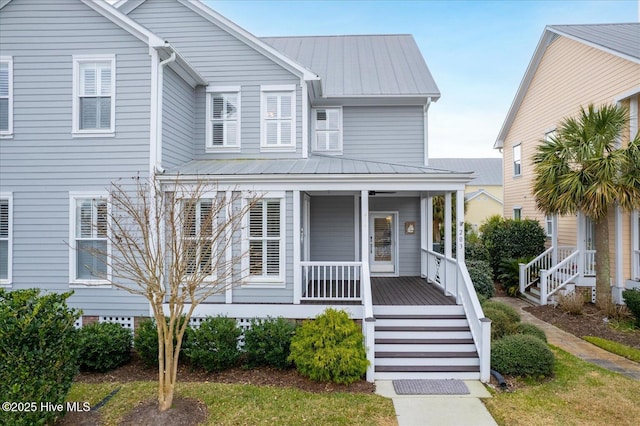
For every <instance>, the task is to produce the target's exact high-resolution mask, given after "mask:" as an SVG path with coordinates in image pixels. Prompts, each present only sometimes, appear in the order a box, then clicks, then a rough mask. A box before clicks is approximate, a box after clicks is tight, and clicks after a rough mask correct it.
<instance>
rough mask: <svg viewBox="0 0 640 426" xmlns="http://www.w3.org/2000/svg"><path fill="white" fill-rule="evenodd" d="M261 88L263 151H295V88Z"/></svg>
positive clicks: (261, 144) (261, 145)
mask: <svg viewBox="0 0 640 426" xmlns="http://www.w3.org/2000/svg"><path fill="white" fill-rule="evenodd" d="M285 87H289V86H266V87H264V86H263V87H262V104H261V108H262V123H261V126H262V133H261V143H260V147H261V148H262V149H263V150H292V151H293V150H295V145H296V144H295V123H296V118H295V115H296V113H295V111H296V105H295V93H296V92H295V86H290V89H289V90H286V91H285V90H284V89H285Z"/></svg>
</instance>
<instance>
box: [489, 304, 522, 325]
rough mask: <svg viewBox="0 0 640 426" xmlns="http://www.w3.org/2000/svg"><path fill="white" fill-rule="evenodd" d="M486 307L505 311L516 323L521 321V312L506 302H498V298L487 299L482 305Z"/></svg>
mask: <svg viewBox="0 0 640 426" xmlns="http://www.w3.org/2000/svg"><path fill="white" fill-rule="evenodd" d="M485 308H492V309H496V310H498V311H502V312H504V313H505V314H506V315H507V316H508V317H509V320H510V321H511V322H513V323H514V324H515V323H518V322H520V314H519V313H518V311H516V310H515V309H513V308H512V307H511V306H509V305H507V304H506V303H503V302H498V301H496V300H487V301H486V302H484V304H483V305H482V309H485Z"/></svg>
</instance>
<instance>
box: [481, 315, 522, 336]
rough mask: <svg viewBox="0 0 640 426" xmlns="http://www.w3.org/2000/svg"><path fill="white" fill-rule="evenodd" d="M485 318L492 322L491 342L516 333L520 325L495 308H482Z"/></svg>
mask: <svg viewBox="0 0 640 426" xmlns="http://www.w3.org/2000/svg"><path fill="white" fill-rule="evenodd" d="M482 310H483V311H484V316H485V317H487V318H489V319H490V320H491V340H492V341H495V340H498V339H501V338H503V337H504V336H508V335H510V334H514V333H515V332H516V329H517V326H518V323H517V322H514V321H513V320H512V319H511V318H509V316H508V315H507V314H505V313H504V312H503V311H501V310H498V309H495V308H491V307H489V308H482Z"/></svg>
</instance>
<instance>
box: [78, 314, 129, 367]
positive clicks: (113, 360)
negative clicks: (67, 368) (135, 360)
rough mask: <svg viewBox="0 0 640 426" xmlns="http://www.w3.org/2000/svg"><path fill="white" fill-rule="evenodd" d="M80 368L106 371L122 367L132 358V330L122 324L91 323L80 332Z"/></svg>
mask: <svg viewBox="0 0 640 426" xmlns="http://www.w3.org/2000/svg"><path fill="white" fill-rule="evenodd" d="M78 336H79V343H80V368H81V369H83V370H90V371H98V372H100V373H104V372H105V371H109V370H113V369H114V368H117V367H120V366H121V365H122V364H125V363H126V362H128V361H129V360H130V359H131V344H132V343H133V337H132V336H131V330H129V329H126V328H124V327H122V326H121V325H120V324H115V323H109V322H103V323H94V324H89V325H87V326H86V327H83V328H82V329H80V331H79V332H78Z"/></svg>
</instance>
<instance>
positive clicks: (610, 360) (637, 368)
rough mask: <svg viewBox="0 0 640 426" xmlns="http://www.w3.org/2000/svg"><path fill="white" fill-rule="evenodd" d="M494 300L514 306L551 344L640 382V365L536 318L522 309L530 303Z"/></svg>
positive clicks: (499, 298) (503, 298)
mask: <svg viewBox="0 0 640 426" xmlns="http://www.w3.org/2000/svg"><path fill="white" fill-rule="evenodd" d="M492 300H497V301H500V302H504V303H506V304H508V305H510V306H513V307H514V308H515V309H516V310H517V311H518V312H519V313H520V317H521V318H522V322H528V323H531V324H534V325H537V326H538V327H540V328H541V329H542V330H544V332H545V333H546V335H547V339H548V340H549V343H550V344H552V345H554V346H557V347H559V348H560V349H562V350H564V351H567V352H569V353H570V354H572V355H575V356H577V357H578V358H580V359H583V360H585V361H587V362H591V363H593V364H596V365H598V366H600V367H602V368H606V369H607V370H611V371H615V372H616V373H620V374H622V375H624V376H627V377H630V378H632V379H636V380H640V364H638V363H637V362H633V361H630V360H628V359H626V358H623V357H621V356H618V355H615V354H612V353H611V352H607V351H605V350H604V349H600V348H599V347H597V346H595V345H592V344H591V343H589V342H587V341H585V340H582V339H580V338H579V337H576V336H574V335H573V334H571V333H567V332H566V331H563V330H560V329H559V328H558V327H555V326H553V325H551V324H549V323H546V322H544V321H542V320H540V319H538V318H536V317H534V316H533V315H531V314H530V313H529V312H527V311H524V310H523V309H522V308H525V307H527V306H533V305H531V304H529V303H528V302H525V301H524V300H522V299H517V298H514V297H495V298H493V299H492Z"/></svg>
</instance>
